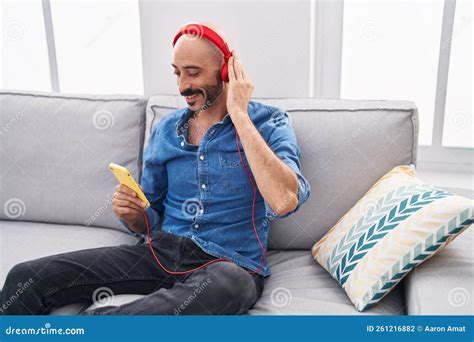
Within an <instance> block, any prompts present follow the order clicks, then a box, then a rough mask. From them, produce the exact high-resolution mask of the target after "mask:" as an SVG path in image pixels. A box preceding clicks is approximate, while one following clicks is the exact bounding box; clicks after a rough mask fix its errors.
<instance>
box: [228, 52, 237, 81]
mask: <svg viewBox="0 0 474 342" xmlns="http://www.w3.org/2000/svg"><path fill="white" fill-rule="evenodd" d="M227 71H228V74H229V82H230V81H235V73H234V57H230V58H229V61H228V62H227Z"/></svg>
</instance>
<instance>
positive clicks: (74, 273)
mask: <svg viewBox="0 0 474 342" xmlns="http://www.w3.org/2000/svg"><path fill="white" fill-rule="evenodd" d="M152 245H153V248H154V250H155V253H156V255H157V256H158V258H159V259H160V261H161V263H162V264H163V265H164V266H165V267H166V268H167V269H169V270H173V271H185V270H189V269H192V268H195V267H198V266H200V265H202V264H204V263H205V262H207V261H210V260H215V259H216V258H215V257H214V256H211V255H209V254H207V253H205V252H203V251H202V250H201V249H200V248H199V247H198V246H197V245H196V244H195V243H194V242H193V241H192V240H191V239H188V238H185V237H180V236H176V235H174V234H170V233H165V232H162V231H158V232H156V233H154V235H153V238H152ZM263 286H264V278H263V277H262V276H260V275H253V274H250V273H249V272H248V271H247V270H246V269H244V268H242V267H240V266H238V265H236V264H234V263H232V262H227V261H219V262H215V263H212V264H210V265H208V266H206V267H204V268H202V269H200V270H197V271H195V272H192V273H188V274H186V275H176V276H174V275H170V274H169V273H167V272H165V271H164V270H162V268H161V267H159V266H158V264H157V263H156V261H155V259H154V258H153V255H152V254H151V251H150V249H149V246H148V244H147V243H146V242H144V241H143V239H142V241H140V242H138V243H137V244H135V245H120V246H112V247H101V248H92V249H85V250H81V251H76V252H69V253H62V254H57V255H52V256H48V257H44V258H39V259H35V260H31V261H27V262H23V263H20V264H17V265H15V266H14V267H13V268H12V269H11V271H10V272H9V273H8V275H7V279H6V281H5V285H4V287H3V290H2V292H1V295H0V296H1V297H0V299H1V300H0V304H1V305H2V306H0V313H3V314H5V315H30V314H47V313H48V312H49V311H50V310H51V309H52V308H54V307H60V306H63V305H66V304H71V303H90V304H92V303H97V302H98V303H101V302H102V303H106V304H107V305H106V306H105V307H99V308H95V309H93V310H89V311H85V312H83V313H82V314H85V315H180V314H191V315H205V314H211V315H229V314H242V313H244V312H246V311H247V310H248V309H250V308H251V307H252V306H253V305H254V303H255V302H256V301H257V299H258V298H259V297H260V295H261V293H262V290H263ZM20 289H21V291H20ZM125 293H127V294H142V295H145V297H142V298H140V299H137V300H135V301H133V302H130V303H128V304H123V305H114V304H113V297H111V296H110V295H112V294H113V295H118V294H125Z"/></svg>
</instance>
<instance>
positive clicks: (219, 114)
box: [194, 97, 227, 126]
mask: <svg viewBox="0 0 474 342" xmlns="http://www.w3.org/2000/svg"><path fill="white" fill-rule="evenodd" d="M226 114H227V106H226V101H225V97H223V98H222V99H218V100H217V101H216V102H215V103H213V104H212V105H211V106H209V108H206V109H205V110H201V111H199V112H196V113H194V117H195V118H196V119H197V120H199V121H200V122H202V123H204V124H208V125H209V126H210V125H212V124H214V123H216V122H219V121H221V120H222V119H223V118H224V117H225V116H226Z"/></svg>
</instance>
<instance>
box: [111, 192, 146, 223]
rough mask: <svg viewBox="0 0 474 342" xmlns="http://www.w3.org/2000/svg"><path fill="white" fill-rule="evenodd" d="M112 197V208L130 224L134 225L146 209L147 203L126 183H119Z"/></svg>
mask: <svg viewBox="0 0 474 342" xmlns="http://www.w3.org/2000/svg"><path fill="white" fill-rule="evenodd" d="M112 198H113V199H112V210H113V211H114V213H115V215H117V216H118V217H119V218H121V219H122V220H124V221H125V222H126V223H127V224H128V225H129V226H132V225H134V224H135V223H136V221H137V219H138V218H140V216H142V215H143V212H144V211H145V207H146V203H145V202H143V201H141V200H140V199H139V198H138V197H137V194H136V192H135V191H133V190H132V189H130V188H129V187H128V186H126V185H123V184H119V185H118V186H117V188H116V190H115V192H114V195H113V196H112Z"/></svg>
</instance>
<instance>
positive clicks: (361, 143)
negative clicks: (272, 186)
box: [145, 95, 418, 249]
mask: <svg viewBox="0 0 474 342" xmlns="http://www.w3.org/2000/svg"><path fill="white" fill-rule="evenodd" d="M254 100H255V101H259V102H263V103H266V104H269V105H271V106H276V107H279V108H281V109H283V110H285V111H287V112H288V113H289V114H290V117H291V123H290V124H291V125H292V126H293V128H294V130H295V132H296V136H297V139H298V143H299V145H300V148H301V164H302V171H303V175H304V176H305V177H306V178H307V179H308V181H309V183H310V185H311V196H310V198H309V199H308V201H307V203H305V204H304V205H303V207H302V208H301V209H300V210H299V211H298V212H297V213H296V214H294V215H291V216H289V217H288V218H285V219H282V220H274V221H273V222H271V229H270V236H269V244H268V245H269V248H270V249H309V248H311V246H312V245H313V244H314V243H315V242H316V241H317V240H319V239H320V238H321V237H322V236H323V235H324V234H325V233H326V232H327V231H328V230H329V228H331V227H332V226H333V225H334V224H335V223H336V222H337V221H338V220H339V218H340V217H342V216H343V215H344V214H345V213H346V212H347V211H348V210H349V209H350V208H351V207H352V206H353V205H354V204H355V203H356V202H357V200H359V199H360V198H361V197H362V196H363V195H364V194H365V192H367V190H368V189H369V188H370V187H371V185H372V184H373V183H375V182H376V181H377V180H378V179H379V178H380V177H381V176H383V175H384V174H385V173H386V172H388V171H389V170H391V169H392V168H393V167H395V166H397V165H400V164H410V163H411V164H415V165H416V152H417V140H418V115H417V110H416V107H415V105H414V103H412V102H405V101H359V100H336V99H334V100H322V99H306V98H301V99H254ZM185 106H186V104H185V102H184V101H183V100H182V98H181V97H180V96H166V95H159V96H152V97H150V99H149V102H148V106H147V107H148V108H147V130H146V137H145V139H146V141H148V136H149V134H150V131H151V128H152V126H153V125H154V124H156V123H157V122H158V121H159V120H160V119H161V117H163V116H164V115H166V114H168V113H169V112H171V111H173V110H174V109H176V108H183V107H185Z"/></svg>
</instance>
